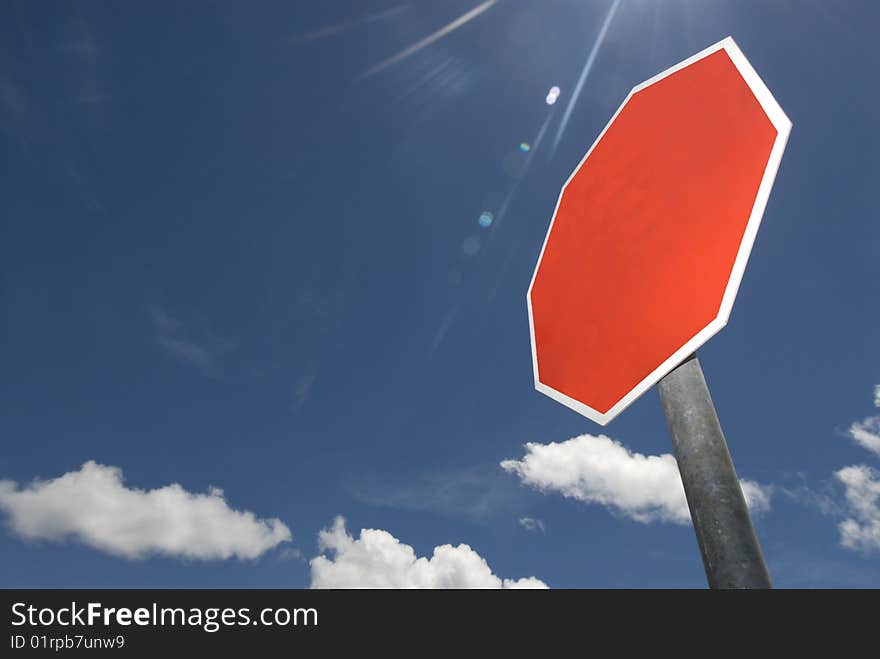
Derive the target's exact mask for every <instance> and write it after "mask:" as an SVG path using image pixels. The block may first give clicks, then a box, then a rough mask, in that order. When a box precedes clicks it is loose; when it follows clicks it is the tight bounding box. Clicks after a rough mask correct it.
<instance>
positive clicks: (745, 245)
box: [526, 37, 791, 426]
mask: <svg viewBox="0 0 880 659" xmlns="http://www.w3.org/2000/svg"><path fill="white" fill-rule="evenodd" d="M722 49H723V50H725V51H726V52H727V55H728V56H729V57H730V59H731V61H732V62H733V64H734V65H735V66H736V68H737V70H738V71H739V73H740V75H742V77H743V79H744V80H745V81H746V84H748V86H749V87H750V88H751V90H752V93H753V94H754V95H755V98H757V100H758V103H760V105H761V107H762V108H763V110H764V112H765V113H766V114H767V117H768V118H769V119H770V122H771V123H772V124H773V126H774V127H775V128H776V131H777V135H776V140H775V141H774V143H773V148H772V149H771V150H770V157H769V159H768V160H767V167H766V168H765V169H764V175H763V177H762V178H761V184H760V185H759V186H758V194H757V196H756V197H755V203H754V206H752V212H751V214H750V215H749V221H748V224H747V225H746V230H745V233H744V235H743V239H742V242H741V243H740V246H739V251H738V252H737V254H736V260H735V261H734V264H733V270H732V271H731V273H730V279H729V280H728V282H727V288H726V289H725V291H724V296H723V298H722V300H721V307H720V308H719V310H718V315H717V316H716V317H715V319H714V320H712V321H711V322H710V323H709V324H708V325H706V327H704V328H703V329H702V330H700V331H699V332H697V334H695V335H694V336H693V337H691V338H690V339H689V340H688V341H687V342H686V343H685V344H684V345H683V346H682V347H681V348H679V349H678V350H676V351H675V352H674V353H673V354H672V356H670V357H669V358H668V359H667V360H666V361H664V362H663V363H662V364H660V366H658V367H657V368H656V369H655V370H654V371H652V372H651V373H650V374H649V375H648V376H647V377H646V378H645V379H644V380H642V381H641V382H639V383H638V384H637V385H636V386H635V387H634V388H633V389H632V390H631V391H630V392H629V393H627V394H626V395H625V396H624V397H623V398H621V399H620V400H619V401H618V402H617V403H615V404H614V405H613V406H612V407H611V408H610V409H609V410H608V411H607V412H605V413H604V414H603V413H602V412H599V411H597V410H594V409H593V408H592V407H589V406H588V405H585V404H583V403H581V402H580V401H577V400H575V399H573V398H570V397H569V396H566V395H565V394H564V393H562V392H561V391H557V390H556V389H553V388H552V387H550V386H548V385H546V384H544V383H543V382H541V380H540V376H539V374H538V355H537V352H536V346H535V323H534V318H533V316H532V288H533V287H534V285H535V277H536V276H537V274H538V269H539V268H540V267H541V260H542V259H543V257H544V250H545V249H546V247H547V240H548V238H549V237H550V232H551V231H552V230H553V222H554V220H555V219H556V213H557V212H558V211H559V204H560V202H561V201H562V195H563V194H565V188H566V187H568V184H569V183H570V182H571V180H572V179H573V178H574V176H575V174H577V172H578V170H579V169H580V168H581V166H582V165H583V164H584V163H585V162H586V160H587V158H589V157H590V154H591V153H592V152H593V149H594V148H595V147H596V145H597V144H598V143H599V141H600V140H601V139H602V137H603V136H604V135H605V131H607V130H608V127H609V126H611V124H612V123H614V120H615V119H616V118H617V115H618V114H620V111H621V110H622V109H623V108H624V106H625V105H626V104H627V103H628V102H629V99H630V98H632V96H633V95H634V94H636V93H637V92H639V91H641V90H642V89H644V88H645V87H647V86H649V85H652V84H654V83H655V82H657V81H659V80H662V79H663V78H665V77H666V76H668V75H671V74H673V73H675V72H676V71H679V70H680V69H683V68H684V67H686V66H689V65H690V64H693V63H694V62H696V61H698V60H701V59H703V58H704V57H707V56H709V55H711V54H713V53H715V52H718V51H719V50H722ZM789 133H791V120H789V118H788V117H787V116H786V114H785V112H783V110H782V107H780V105H779V103H777V101H776V99H775V98H773V95H772V94H771V93H770V90H769V89H768V88H767V85H765V84H764V82H763V81H762V80H761V78H760V77H759V76H758V74H757V72H756V71H755V69H754V68H752V65H751V64H749V61H748V60H747V59H746V57H745V55H743V53H742V51H741V50H740V49H739V46H737V45H736V42H735V41H734V40H733V37H726V38H725V39H722V40H721V41H719V42H718V43H716V44H713V45H711V46H709V47H708V48H706V49H704V50H701V51H700V52H699V53H697V54H696V55H693V56H692V57H689V58H687V59H686V60H684V61H682V62H679V63H678V64H676V65H675V66H672V67H670V68H668V69H666V70H665V71H663V72H661V73H658V74H657V75H655V76H654V77H653V78H649V79H648V80H645V81H644V82H643V83H641V84H639V85H636V86H635V87H633V88H632V90H631V91H630V93H629V94H627V96H626V98H625V99H624V100H623V103H621V104H620V107H619V108H617V111H616V112H615V113H614V116H612V117H611V119H610V120H609V121H608V123H607V124H606V125H605V128H603V129H602V132H601V133H599V137H597V138H596V141H595V142H593V145H592V146H591V147H590V150H589V151H587V153H586V155H585V156H584V157H583V158H582V159H581V161H580V162H579V163H578V165H577V167H575V169H574V171H573V172H572V173H571V175H570V176H569V177H568V179H567V180H566V181H565V185H563V186H562V190H561V191H560V193H559V197H558V198H557V200H556V207H555V208H554V209H553V216H552V218H551V219H550V226H549V227H548V229H547V235H546V236H545V238H544V244H543V245H542V246H541V253H540V255H539V256H538V262H537V264H536V265H535V271H534V273H533V274H532V280H531V283H530V284H529V290H528V292H527V293H526V305H527V306H528V310H529V336H530V339H531V345H532V369H533V370H532V372H533V374H534V379H535V389H537V390H538V391H540V392H541V393H543V394H546V395H547V396H549V397H550V398H552V399H553V400H555V401H557V402H559V403H562V404H563V405H565V406H566V407H568V408H570V409H572V410H574V411H575V412H578V413H579V414H582V415H583V416H585V417H587V418H588V419H590V420H591V421H594V422H596V423H598V424H599V425H602V426H604V425H607V424H608V423H609V422H610V421H611V420H612V419H614V418H615V417H616V416H617V415H618V414H620V413H621V412H623V411H624V410H625V409H626V408H627V407H629V406H630V405H631V404H632V403H634V402H635V401H636V399H638V398H639V396H641V395H642V394H643V393H645V392H646V391H647V390H648V389H650V388H651V387H653V386H654V385H655V384H657V382H659V381H660V379H661V378H662V377H663V376H664V375H666V374H667V373H669V372H670V371H671V370H672V369H673V368H675V367H676V366H678V365H679V364H680V363H681V362H683V361H684V360H685V359H686V358H687V357H689V356H690V355H691V354H692V353H694V352H695V351H696V350H697V348H699V347H700V346H702V345H703V344H704V343H705V342H706V341H708V340H709V339H710V338H712V337H713V336H714V335H715V334H717V333H718V331H719V330H721V328H722V327H724V326H725V325H726V324H727V321H728V319H729V318H730V313H731V310H732V309H733V302H734V300H735V299H736V293H737V291H738V290H739V285H740V282H741V281H742V277H743V273H744V272H745V269H746V263H748V260H749V255H750V254H751V251H752V245H753V244H754V242H755V236H756V235H757V234H758V227H759V226H760V224H761V218H762V216H763V215H764V209H765V208H766V207H767V200H768V199H769V198H770V190H771V189H772V188H773V181H774V180H775V179H776V172H777V171H778V169H779V163H780V162H781V160H782V153H783V151H785V145H786V143H787V142H788V136H789Z"/></svg>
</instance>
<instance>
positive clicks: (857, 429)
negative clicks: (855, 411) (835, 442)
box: [849, 384, 880, 455]
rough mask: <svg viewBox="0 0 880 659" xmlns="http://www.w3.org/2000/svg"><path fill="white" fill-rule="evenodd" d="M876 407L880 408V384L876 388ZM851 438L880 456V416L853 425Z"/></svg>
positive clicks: (870, 417) (850, 431) (850, 433)
mask: <svg viewBox="0 0 880 659" xmlns="http://www.w3.org/2000/svg"><path fill="white" fill-rule="evenodd" d="M874 405H875V406H876V407H880V384H878V385H876V386H875V387H874ZM849 436H850V437H851V438H852V439H854V440H855V441H856V442H858V443H859V444H860V445H861V446H862V447H863V448H865V449H867V450H869V451H871V452H873V453H876V454H877V455H880V416H869V417H867V418H866V419H862V420H861V421H857V422H856V423H854V424H852V425H851V426H850V427H849Z"/></svg>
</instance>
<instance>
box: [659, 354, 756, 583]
mask: <svg viewBox="0 0 880 659" xmlns="http://www.w3.org/2000/svg"><path fill="white" fill-rule="evenodd" d="M657 388H658V390H659V391H660V400H661V401H662V402H663V411H664V413H665V414H666V423H667V425H668V426H669V434H670V435H671V436H672V446H673V449H674V450H675V459H676V460H677V461H678V470H679V472H680V473H681V480H682V482H683V483H684V491H685V495H686V496H687V502H688V507H689V508H690V511H691V520H692V521H693V525H694V532H695V533H696V535H697V544H698V545H699V546H700V554H701V555H702V557H703V566H704V567H705V569H706V578H707V579H708V581H709V587H710V588H771V587H772V586H771V584H770V575H769V574H768V572H767V566H766V565H765V564H764V556H763V555H762V554H761V546H760V545H759V544H758V538H757V536H756V535H755V529H754V527H753V526H752V520H751V517H750V516H749V509H748V507H747V506H746V500H745V497H743V493H742V488H741V487H740V484H739V480H738V479H737V477H736V471H734V468H733V462H732V461H731V459H730V453H729V452H728V450H727V442H725V440H724V433H723V432H722V430H721V424H720V422H719V421H718V415H717V413H716V412H715V406H714V405H713V404H712V397H711V396H710V395H709V389H708V387H707V386H706V378H705V377H703V370H702V369H701V368H700V362H699V360H698V359H697V355H696V353H694V354H693V355H691V356H690V357H688V358H687V359H686V360H685V361H684V362H682V363H681V364H680V365H679V366H677V367H676V368H674V369H673V370H672V371H670V372H669V373H668V374H667V375H666V376H665V377H663V379H661V380H660V382H659V383H658V385H657Z"/></svg>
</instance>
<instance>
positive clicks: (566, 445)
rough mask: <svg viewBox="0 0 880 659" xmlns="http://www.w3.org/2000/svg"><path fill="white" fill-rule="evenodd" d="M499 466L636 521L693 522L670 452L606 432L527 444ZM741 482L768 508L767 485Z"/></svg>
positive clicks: (755, 504) (760, 508) (758, 506)
mask: <svg viewBox="0 0 880 659" xmlns="http://www.w3.org/2000/svg"><path fill="white" fill-rule="evenodd" d="M501 467H502V468H503V469H505V470H506V471H508V472H510V473H513V474H515V475H517V476H518V477H519V479H520V481H522V483H523V484H525V485H528V486H530V487H534V488H536V489H538V490H541V491H543V492H550V491H555V492H559V493H561V494H562V495H563V496H566V497H569V498H572V499H577V500H579V501H584V502H586V503H598V504H600V505H602V506H605V507H606V508H608V509H609V510H611V511H612V512H614V513H617V514H621V515H624V516H626V517H629V518H631V519H634V520H636V521H637V522H642V523H649V522H654V521H659V522H673V523H676V524H687V523H689V522H690V512H689V511H688V506H687V500H686V498H685V494H684V487H683V486H682V483H681V477H680V476H679V473H678V464H677V463H676V461H675V457H674V456H673V455H671V454H669V453H664V454H663V455H642V454H641V453H633V452H632V451H630V450H629V449H627V448H626V447H625V446H623V445H622V444H621V443H620V442H617V441H615V440H613V439H611V438H609V437H606V436H604V435H598V436H594V435H580V436H578V437H573V438H572V439H569V440H567V441H564V442H553V443H550V444H537V443H528V444H526V455H525V456H524V457H523V458H522V460H505V461H503V462H502V463H501ZM740 483H741V485H742V488H743V495H744V496H745V498H746V502H747V503H748V505H749V507H750V508H751V509H752V511H753V512H755V513H759V512H765V511H767V510H769V508H770V495H771V490H770V488H769V487H767V486H763V485H759V484H758V483H755V482H753V481H746V480H742V481H740Z"/></svg>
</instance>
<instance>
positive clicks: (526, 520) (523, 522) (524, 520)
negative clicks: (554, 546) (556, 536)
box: [519, 517, 544, 533]
mask: <svg viewBox="0 0 880 659" xmlns="http://www.w3.org/2000/svg"><path fill="white" fill-rule="evenodd" d="M519 525H520V526H521V527H523V528H524V529H525V530H526V531H540V532H541V533H543V532H544V522H542V521H541V520H540V519H535V518H534V517H520V518H519Z"/></svg>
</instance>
